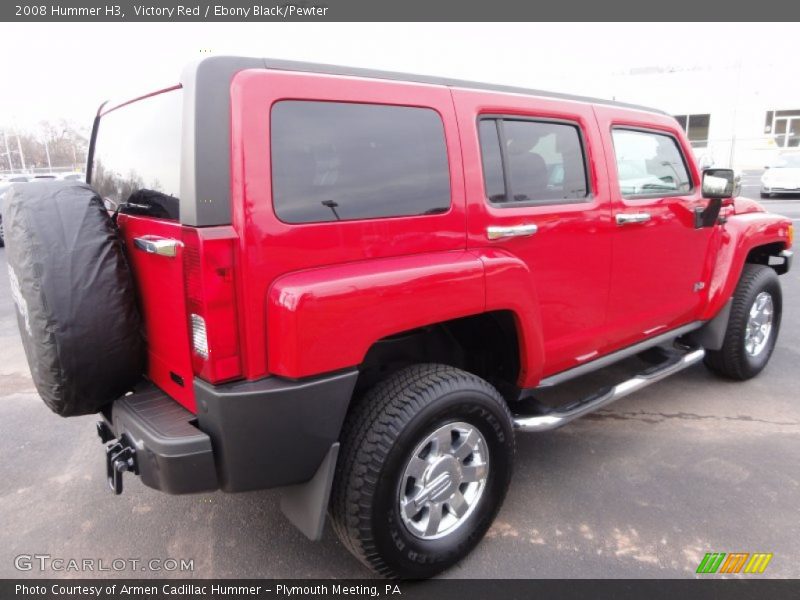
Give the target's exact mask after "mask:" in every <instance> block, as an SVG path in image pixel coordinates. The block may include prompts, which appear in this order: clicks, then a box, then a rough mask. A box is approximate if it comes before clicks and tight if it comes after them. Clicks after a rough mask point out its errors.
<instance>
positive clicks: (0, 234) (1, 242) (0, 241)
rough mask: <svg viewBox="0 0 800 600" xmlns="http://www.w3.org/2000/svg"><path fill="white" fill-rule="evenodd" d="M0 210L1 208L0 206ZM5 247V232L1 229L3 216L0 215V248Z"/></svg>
mask: <svg viewBox="0 0 800 600" xmlns="http://www.w3.org/2000/svg"><path fill="white" fill-rule="evenodd" d="M0 208H2V206H1V205H0ZM5 245H6V240H5V230H4V229H3V215H0V248H2V247H3V246H5Z"/></svg>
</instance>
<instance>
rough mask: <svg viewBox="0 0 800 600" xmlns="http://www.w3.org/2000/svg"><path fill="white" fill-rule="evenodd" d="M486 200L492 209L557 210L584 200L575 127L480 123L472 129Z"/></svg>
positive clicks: (522, 122)
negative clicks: (556, 206) (478, 147)
mask: <svg viewBox="0 0 800 600" xmlns="http://www.w3.org/2000/svg"><path fill="white" fill-rule="evenodd" d="M478 130H479V134H480V141H481V153H482V156H483V173H484V181H485V183H486V195H487V197H488V198H489V200H490V201H491V202H493V203H497V204H501V205H502V204H513V203H517V202H524V203H528V204H534V205H537V204H559V203H566V202H575V201H584V200H586V199H587V198H588V195H589V186H588V179H587V176H586V160H585V157H584V152H583V145H582V143H581V136H580V133H579V132H578V128H577V126H575V125H571V124H567V123H555V122H549V121H529V120H520V119H513V118H509V119H505V118H503V119H500V118H498V119H494V118H485V119H482V120H481V121H480V122H479V124H478Z"/></svg>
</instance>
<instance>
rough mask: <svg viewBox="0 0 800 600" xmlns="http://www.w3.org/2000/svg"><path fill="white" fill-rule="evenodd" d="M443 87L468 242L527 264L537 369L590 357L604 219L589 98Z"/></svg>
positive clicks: (603, 288)
mask: <svg viewBox="0 0 800 600" xmlns="http://www.w3.org/2000/svg"><path fill="white" fill-rule="evenodd" d="M453 97H454V100H455V103H456V107H457V110H458V116H459V124H460V128H461V131H462V146H463V149H464V156H465V164H466V165H469V167H468V168H466V169H465V174H466V180H467V194H468V206H469V208H470V210H469V222H468V231H469V244H470V247H474V248H487V249H492V250H497V251H501V252H503V253H506V254H507V255H510V256H513V257H516V258H518V259H519V260H520V261H522V262H523V263H524V264H525V265H527V267H528V270H529V272H530V275H529V277H530V279H529V280H528V281H526V288H525V289H526V291H525V293H527V294H529V295H530V297H533V298H536V299H537V300H536V303H537V304H538V306H539V308H540V312H541V323H534V324H532V326H533V327H541V330H542V335H543V343H544V353H545V364H544V368H543V373H542V374H543V375H549V374H552V373H555V372H558V371H562V370H565V369H567V368H570V367H573V366H576V365H577V364H580V363H582V362H585V361H588V360H591V359H592V358H595V357H597V356H598V355H599V354H600V353H602V351H603V347H604V344H605V338H606V336H605V318H606V304H607V302H608V290H609V274H610V258H611V235H612V234H613V232H614V228H613V226H612V225H611V222H610V203H609V193H608V187H607V181H606V179H605V175H604V173H605V164H604V162H603V160H602V144H601V141H600V138H599V135H598V132H597V127H596V123H595V120H594V114H593V112H592V109H591V105H589V104H585V103H577V102H562V101H558V100H553V99H544V98H536V97H529V96H520V95H511V94H497V93H486V92H480V91H472V90H461V89H456V90H453ZM497 292H498V293H502V291H500V290H497ZM521 316H522V318H528V319H532V318H534V316H533V315H529V314H527V315H521ZM529 367H530V369H531V370H533V371H536V370H538V369H541V365H529Z"/></svg>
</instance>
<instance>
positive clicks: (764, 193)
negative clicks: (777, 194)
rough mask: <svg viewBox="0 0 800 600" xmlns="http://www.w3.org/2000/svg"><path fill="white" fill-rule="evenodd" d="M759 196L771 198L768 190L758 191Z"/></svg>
mask: <svg viewBox="0 0 800 600" xmlns="http://www.w3.org/2000/svg"><path fill="white" fill-rule="evenodd" d="M760 196H761V197H762V198H771V197H772V194H770V193H769V192H761V193H760Z"/></svg>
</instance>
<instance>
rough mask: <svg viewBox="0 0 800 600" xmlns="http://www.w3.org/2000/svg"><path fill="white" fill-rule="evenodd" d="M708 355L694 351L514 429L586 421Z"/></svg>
mask: <svg viewBox="0 0 800 600" xmlns="http://www.w3.org/2000/svg"><path fill="white" fill-rule="evenodd" d="M705 353H706V351H705V350H704V349H702V348H697V349H696V350H691V351H690V352H688V353H687V354H684V355H682V356H681V357H680V358H679V359H676V360H671V361H668V362H667V363H666V364H664V365H663V366H661V367H656V368H654V369H651V370H648V371H644V372H642V373H639V374H638V375H636V376H634V377H632V378H631V379H628V380H627V381H623V382H622V383H620V384H617V385H615V386H614V387H612V388H611V389H610V390H608V391H607V392H604V393H600V394H597V395H595V396H589V397H588V398H586V399H584V400H582V401H579V402H576V403H573V404H572V405H570V406H568V407H566V408H563V409H560V410H559V409H556V410H553V411H552V412H550V413H548V414H544V415H535V416H527V417H526V416H516V417H515V418H514V428H515V429H516V430H518V431H524V432H536V431H549V430H551V429H556V428H558V427H562V426H564V425H566V424H567V423H569V422H570V421H574V420H575V419H577V418H578V417H582V416H583V415H586V414H588V413H591V412H594V411H596V410H598V409H600V408H603V407H604V406H607V405H608V404H611V403H612V402H614V401H615V400H619V399H620V398H623V397H624V396H627V395H628V394H632V393H633V392H637V391H639V390H641V389H642V388H645V387H647V386H648V385H652V384H653V383H655V382H657V381H661V380H662V379H664V378H665V377H668V376H670V375H673V374H675V373H677V372H678V371H682V370H683V369H686V368H688V367H691V366H692V365H694V364H696V363H698V362H700V361H701V360H703V356H705Z"/></svg>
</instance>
